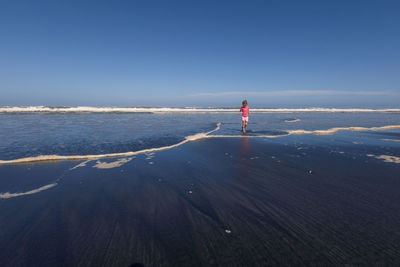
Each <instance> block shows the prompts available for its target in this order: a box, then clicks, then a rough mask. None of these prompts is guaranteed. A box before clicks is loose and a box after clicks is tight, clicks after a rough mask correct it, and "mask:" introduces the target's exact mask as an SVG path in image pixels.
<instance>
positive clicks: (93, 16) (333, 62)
mask: <svg viewBox="0 0 400 267" xmlns="http://www.w3.org/2000/svg"><path fill="white" fill-rule="evenodd" d="M399 14H400V2H399V1H350V0H346V1H323V0H322V1H321V0H318V1H300V0H296V1H285V0H280V1H267V0H265V1H251V0H246V1H245V0H244V1H234V0H233V1H217V0H212V1H208V0H199V1H190V0H186V1H144V0H142V1H107V2H106V1H83V0H82V1H70V0H68V1H54V0H49V1H40V0H38V1H32V0H29V1H19V0H2V1H1V2H0V105H2V106H5V105H9V106H11V105H49V106H60V105H74V106H75V105H94V106H150V105H152V106H153V105H156V106H237V105H240V103H238V102H240V101H241V100H242V99H243V98H247V99H248V100H249V103H250V104H252V106H266V107H306V106H322V107H325V106H326V107H332V106H333V107H335V106H337V107H367V106H369V107H398V106H399V103H400V15H399Z"/></svg>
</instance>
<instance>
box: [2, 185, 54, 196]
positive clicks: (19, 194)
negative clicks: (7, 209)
mask: <svg viewBox="0 0 400 267" xmlns="http://www.w3.org/2000/svg"><path fill="white" fill-rule="evenodd" d="M56 185H57V183H53V184H48V185H45V186H42V187H39V188H36V189H33V190H30V191H26V192H20V193H10V192H5V193H0V198H12V197H19V196H24V195H32V194H36V193H39V192H41V191H44V190H47V189H50V188H52V187H54V186H56Z"/></svg>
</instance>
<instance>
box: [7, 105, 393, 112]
mask: <svg viewBox="0 0 400 267" xmlns="http://www.w3.org/2000/svg"><path fill="white" fill-rule="evenodd" d="M251 110H252V112H253V113H287V112H345V113H353V112H355V113H358V112H384V113H385V112H400V109H399V108H392V109H370V108H321V107H311V108H252V109H251ZM0 112H3V113H36V112H39V113H40V112H50V113H81V112H83V113H109V112H111V113H112V112H117V113H143V112H146V113H233V112H235V113H236V112H238V108H194V107H187V108H165V107H90V106H77V107H46V106H23V107H8V106H6V107H0Z"/></svg>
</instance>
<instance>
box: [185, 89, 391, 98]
mask: <svg viewBox="0 0 400 267" xmlns="http://www.w3.org/2000/svg"><path fill="white" fill-rule="evenodd" d="M396 94H399V93H397V92H393V91H343V90H342V91H336V90H279V91H230V92H201V93H195V94H189V95H188V96H193V97H200V96H235V95H246V96H317V95H321V96H329V95H365V96H374V95H396Z"/></svg>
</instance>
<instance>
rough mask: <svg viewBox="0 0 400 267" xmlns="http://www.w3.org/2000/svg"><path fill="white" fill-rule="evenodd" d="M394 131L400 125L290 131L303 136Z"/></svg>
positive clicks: (399, 127) (289, 131)
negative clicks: (343, 132) (340, 132)
mask: <svg viewBox="0 0 400 267" xmlns="http://www.w3.org/2000/svg"><path fill="white" fill-rule="evenodd" d="M392 129H400V125H386V126H381V127H369V128H368V127H335V128H330V129H327V130H313V131H308V130H288V133H289V134H292V135H301V134H316V135H330V134H335V133H337V132H339V131H355V132H361V131H386V130H392Z"/></svg>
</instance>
